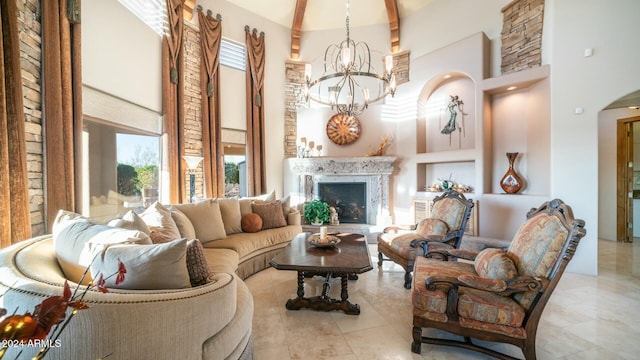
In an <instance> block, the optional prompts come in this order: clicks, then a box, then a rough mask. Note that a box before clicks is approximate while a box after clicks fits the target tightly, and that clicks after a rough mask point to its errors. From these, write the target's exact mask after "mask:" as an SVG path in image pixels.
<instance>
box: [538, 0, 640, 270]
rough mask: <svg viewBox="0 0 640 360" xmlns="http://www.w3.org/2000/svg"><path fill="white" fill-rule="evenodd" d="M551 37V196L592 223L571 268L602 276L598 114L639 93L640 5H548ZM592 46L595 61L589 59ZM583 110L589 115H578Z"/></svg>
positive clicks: (589, 0) (622, 1)
mask: <svg viewBox="0 0 640 360" xmlns="http://www.w3.org/2000/svg"><path fill="white" fill-rule="evenodd" d="M545 10H546V11H549V12H550V19H549V20H550V22H551V23H552V29H553V36H552V37H551V39H550V40H551V44H549V45H550V51H551V56H550V59H551V73H552V76H551V133H552V136H551V154H552V163H551V186H552V189H551V191H552V195H553V196H554V197H559V198H562V199H564V200H565V201H566V202H567V203H569V204H571V205H572V207H573V209H574V210H575V211H574V212H575V213H576V216H577V217H579V218H582V219H584V220H585V222H586V228H587V236H586V237H585V238H584V239H583V240H582V242H581V244H580V246H579V247H578V250H577V252H576V256H575V258H574V261H573V262H572V263H571V264H569V270H570V271H574V272H581V273H588V274H597V237H598V234H599V230H598V213H599V211H598V209H600V211H609V212H611V213H615V207H611V208H609V209H605V208H603V207H601V206H600V204H599V201H598V191H599V186H598V174H599V171H598V166H599V164H604V163H605V161H602V160H598V146H595V145H596V144H597V141H598V140H597V139H598V114H599V112H600V111H601V110H602V109H603V108H604V107H605V106H607V105H608V104H610V103H611V102H612V101H613V100H616V99H618V98H619V97H621V96H623V95H626V94H628V93H630V92H632V91H635V90H637V89H638V88H640V83H639V82H638V79H640V66H638V64H639V63H640V48H638V47H637V46H633V45H632V44H637V34H638V31H637V14H640V2H638V1H635V0H617V1H615V6H613V5H612V2H604V1H599V0H562V1H559V0H548V1H547V2H546V5H545ZM585 48H593V56H592V57H588V58H585V57H583V53H584V49H585ZM576 107H582V108H583V110H584V112H583V113H582V114H579V115H578V114H575V113H574V110H575V108H576Z"/></svg>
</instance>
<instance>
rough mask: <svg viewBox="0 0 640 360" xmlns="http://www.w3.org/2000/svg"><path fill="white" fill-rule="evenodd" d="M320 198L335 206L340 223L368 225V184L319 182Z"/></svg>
mask: <svg viewBox="0 0 640 360" xmlns="http://www.w3.org/2000/svg"><path fill="white" fill-rule="evenodd" d="M318 197H319V198H320V200H323V201H325V202H327V203H328V204H329V206H333V207H334V208H335V209H336V211H337V213H338V221H340V223H341V224H342V223H352V224H366V223H367V183H365V182H318Z"/></svg>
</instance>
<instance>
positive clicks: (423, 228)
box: [416, 218, 449, 237]
mask: <svg viewBox="0 0 640 360" xmlns="http://www.w3.org/2000/svg"><path fill="white" fill-rule="evenodd" d="M448 232H449V226H448V225H447V223H446V222H444V221H442V220H439V219H433V218H427V219H423V220H421V221H420V222H419V223H418V226H417V227H416V234H418V235H422V236H423V237H427V236H429V235H446V234H447V233H448Z"/></svg>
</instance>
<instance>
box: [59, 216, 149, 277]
mask: <svg viewBox="0 0 640 360" xmlns="http://www.w3.org/2000/svg"><path fill="white" fill-rule="evenodd" d="M52 236H53V247H54V251H55V254H56V258H57V259H58V262H59V263H60V267H61V268H62V271H63V272H64V274H65V276H66V277H67V278H68V279H69V280H71V281H73V282H76V283H82V284H84V285H86V284H88V283H89V282H90V281H91V277H90V276H85V278H84V279H83V281H82V282H81V281H80V279H81V278H82V275H83V274H84V272H85V270H86V269H87V268H88V267H89V265H90V264H91V261H93V259H94V257H95V255H96V254H97V253H98V252H100V251H101V250H102V249H103V248H104V247H106V246H109V245H113V244H151V239H149V236H147V234H145V233H143V232H141V231H137V230H126V229H122V228H117V227H112V226H108V225H104V224H94V223H91V222H90V221H89V219H87V218H85V217H83V216H81V215H79V214H76V213H73V212H69V211H65V210H60V211H59V212H58V215H57V216H56V219H55V220H54V222H53V235H52Z"/></svg>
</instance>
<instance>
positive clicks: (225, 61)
mask: <svg viewBox="0 0 640 360" xmlns="http://www.w3.org/2000/svg"><path fill="white" fill-rule="evenodd" d="M246 53H247V48H246V46H245V45H243V44H241V43H239V42H235V41H232V40H227V39H222V42H221V43H220V65H224V66H228V67H230V68H234V69H237V70H241V71H245V69H246V67H247V65H246V61H247V56H246Z"/></svg>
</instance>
